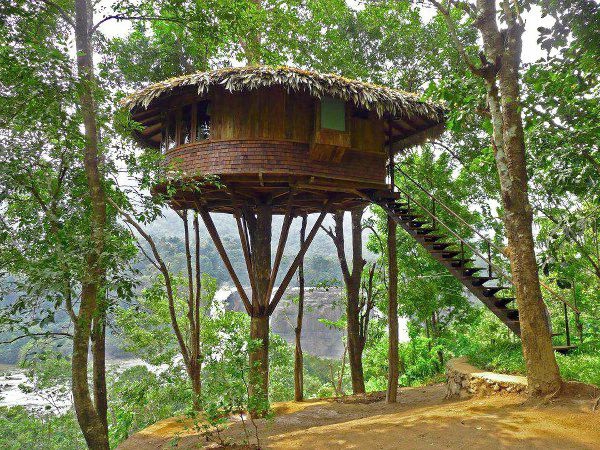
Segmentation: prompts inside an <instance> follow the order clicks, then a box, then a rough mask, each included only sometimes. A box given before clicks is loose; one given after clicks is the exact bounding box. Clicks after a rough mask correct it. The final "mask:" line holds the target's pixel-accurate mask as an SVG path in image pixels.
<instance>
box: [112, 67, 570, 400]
mask: <svg viewBox="0 0 600 450" xmlns="http://www.w3.org/2000/svg"><path fill="white" fill-rule="evenodd" d="M123 105H124V106H125V107H126V108H127V109H128V110H129V111H130V112H131V115H132V118H133V120H135V121H137V122H139V123H140V124H141V127H140V128H139V130H138V131H136V132H135V134H134V137H135V139H136V140H137V141H138V142H139V143H140V144H141V145H142V146H145V147H148V148H154V149H156V150H157V151H160V152H162V153H163V154H164V163H163V164H164V170H165V173H166V175H167V176H166V179H167V180H168V181H166V182H165V183H164V184H161V185H158V186H156V187H155V191H156V192H161V191H163V192H164V191H166V188H167V183H168V185H169V186H168V187H169V189H168V193H169V199H170V204H171V206H172V207H173V208H175V209H192V210H195V211H197V212H198V213H199V215H200V216H201V217H202V219H203V221H204V223H205V225H206V228H207V230H208V232H209V234H210V236H211V238H212V240H213V242H214V244H215V246H216V248H217V251H218V252H219V254H220V256H221V258H222V260H223V263H224V265H225V267H226V269H227V270H228V272H229V274H230V276H231V279H232V281H233V282H234V284H235V286H236V288H237V291H238V293H239V294H240V297H241V299H242V301H243V303H244V307H245V309H246V311H247V313H248V314H249V315H250V316H251V321H250V327H251V330H250V336H251V338H252V339H258V340H262V342H263V344H264V345H263V346H262V347H261V348H259V349H257V350H255V351H252V352H251V353H250V367H251V370H252V371H254V370H258V372H259V373H260V376H258V378H260V379H261V386H260V389H261V390H262V392H268V390H267V383H268V330H269V317H270V315H271V314H272V313H273V310H274V309H275V307H276V306H277V304H278V302H279V301H280V300H281V298H282V296H283V294H284V292H285V291H286V289H287V286H288V285H289V283H290V281H291V279H292V277H293V276H294V274H295V272H296V269H297V268H298V267H299V265H300V264H301V262H302V259H303V257H304V254H305V252H306V250H307V249H308V247H309V246H310V244H311V242H312V240H313V238H314V236H315V234H316V233H317V231H318V229H319V228H320V226H321V224H322V222H323V219H324V217H325V215H326V214H327V213H328V212H333V211H340V210H350V209H353V208H356V207H364V206H366V205H367V204H369V203H376V204H378V205H379V206H381V207H382V208H383V209H384V210H385V211H386V213H387V214H388V216H389V217H390V218H391V219H392V220H393V221H394V222H396V223H397V224H399V225H400V226H402V228H404V230H406V231H407V232H408V233H409V234H410V235H411V236H413V238H414V239H415V240H416V241H417V242H418V243H419V244H421V245H422V246H423V247H424V248H425V249H426V250H427V251H428V252H429V253H430V254H431V255H432V257H433V258H435V259H436V260H438V261H439V262H440V263H441V264H442V265H444V266H445V267H446V268H447V269H448V271H449V272H450V273H451V274H452V275H454V276H455V277H456V278H457V279H458V280H459V281H460V282H461V283H462V284H463V285H464V286H465V287H466V288H467V289H468V290H469V291H470V292H471V293H472V294H473V295H474V296H476V297H477V298H478V299H479V300H481V301H482V302H483V303H484V304H485V305H486V306H487V307H488V308H489V309H490V310H491V311H492V312H493V313H494V314H495V315H496V316H497V317H498V318H499V319H500V320H501V321H502V322H503V323H504V324H505V325H506V326H507V327H508V328H509V329H511V330H512V331H513V332H514V333H516V334H519V333H520V322H519V311H518V310H516V309H514V308H511V307H510V305H511V304H512V303H513V302H514V300H515V299H514V297H513V296H511V295H510V292H511V289H512V287H510V286H503V285H501V284H500V281H503V282H508V283H509V284H510V283H512V281H511V278H510V276H507V275H506V274H505V273H504V272H503V269H502V268H501V267H498V266H497V265H496V264H495V262H494V261H493V259H492V252H491V251H492V249H496V247H495V246H494V244H493V243H491V242H490V241H489V240H487V241H484V242H482V243H478V244H474V243H473V242H472V240H471V237H472V236H475V235H478V236H480V237H482V238H483V236H482V235H481V234H480V233H479V232H478V231H477V230H475V229H473V228H472V227H471V231H470V232H469V233H467V235H460V234H458V232H457V231H456V230H455V229H454V228H453V227H451V226H448V225H447V223H446V222H445V220H442V218H441V217H440V216H439V214H437V213H436V206H437V208H438V211H439V210H441V209H444V210H445V212H444V214H446V215H447V214H450V215H452V214H454V213H453V212H452V211H451V210H450V209H449V208H448V207H447V206H445V205H443V204H442V203H441V202H439V200H438V199H437V198H436V197H435V196H433V195H432V194H431V193H429V192H427V191H425V190H424V188H423V187H422V186H421V185H420V184H419V183H418V182H416V181H414V180H412V181H413V183H414V184H415V185H416V186H417V188H418V189H421V190H422V192H420V194H419V195H418V196H414V195H413V194H411V193H409V192H407V191H406V186H404V187H403V188H402V189H401V192H397V191H395V189H394V183H393V177H391V176H390V175H391V174H393V173H394V170H401V169H397V168H394V164H393V161H394V155H395V154H396V153H397V152H399V151H402V150H403V149H406V148H408V147H410V146H414V145H418V144H421V143H424V142H426V141H427V140H429V139H432V138H435V137H437V136H439V135H440V134H441V133H442V131H443V128H444V109H443V107H442V106H440V105H437V104H434V103H429V102H425V101H422V100H420V99H419V98H418V96H416V95H414V94H410V93H406V92H402V91H400V90H396V89H391V88H387V87H383V86H376V85H372V84H368V83H363V82H359V81H355V80H349V79H346V78H342V77H339V76H336V75H323V74H318V73H314V72H308V71H304V70H299V69H293V68H288V67H278V68H270V67H243V68H229V69H222V70H215V71H211V72H204V73H197V74H192V75H185V76H182V77H178V78H172V79H170V80H166V81H164V82H161V83H156V84H153V85H151V86H148V87H146V88H145V89H142V90H140V91H138V92H136V93H134V94H132V95H131V96H129V97H127V98H126V99H125V100H124V102H123ZM209 176H210V177H209ZM213 176H215V177H213ZM404 178H405V179H406V180H410V177H408V176H407V175H406V174H405V177H404ZM407 182H408V181H407ZM418 198H430V199H431V204H430V205H425V204H424V203H423V202H422V201H420V200H418ZM211 212H224V213H229V214H232V215H233V216H234V217H235V220H236V222H237V226H238V231H239V236H240V244H241V251H242V252H243V255H244V260H245V262H246V268H247V271H248V278H249V281H250V285H251V296H248V295H247V294H246V292H245V290H244V288H243V286H242V285H241V283H240V280H239V278H238V276H237V274H236V272H235V270H234V268H233V266H232V264H231V261H230V259H229V256H228V254H227V252H226V250H225V248H224V246H223V244H222V242H221V239H220V236H219V233H218V231H217V228H216V226H215V224H214V223H213V220H212V218H211V215H210V213H211ZM308 213H319V215H318V218H317V219H316V221H315V223H314V224H313V226H312V228H311V230H310V232H309V233H308V235H307V236H306V238H305V239H304V238H301V245H300V249H299V251H298V253H297V254H296V256H295V258H294V260H293V261H292V263H291V264H290V266H289V268H288V269H287V271H286V273H285V275H284V276H282V277H279V278H278V272H279V269H280V264H281V261H282V256H283V253H284V249H285V245H286V242H287V238H288V233H289V229H290V225H291V222H292V220H293V218H294V217H297V216H299V215H304V214H308ZM273 214H283V215H284V219H283V224H282V226H281V230H280V237H279V242H278V244H277V247H276V251H275V255H274V258H272V255H271V236H272V217H273ZM454 216H455V219H456V220H462V219H460V217H458V216H457V215H456V214H454ZM463 222H464V221H463ZM463 225H465V226H466V227H470V226H469V224H467V223H466V222H465V223H464V224H463ZM483 239H485V238H483ZM486 245H487V252H486V251H482V250H481V249H482V248H485V246H486ZM499 254H501V251H500V252H499ZM482 262H483V263H484V267H481V266H479V267H478V266H476V265H475V264H477V263H482ZM276 280H277V281H278V282H279V286H278V287H277V288H275V282H276ZM507 289H509V290H508V291H507ZM507 292H508V293H509V294H508V295H506V293H507ZM565 348H567V349H568V348H571V346H570V343H569V337H568V331H567V346H566V347H565ZM255 368H256V369H255ZM250 376H251V377H255V376H257V375H256V373H254V374H252V373H251V374H250ZM250 387H251V388H252V389H254V388H255V387H254V385H251V386H250Z"/></svg>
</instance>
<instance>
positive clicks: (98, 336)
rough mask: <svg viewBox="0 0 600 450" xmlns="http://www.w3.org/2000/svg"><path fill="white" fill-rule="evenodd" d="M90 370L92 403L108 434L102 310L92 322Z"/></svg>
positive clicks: (103, 312)
mask: <svg viewBox="0 0 600 450" xmlns="http://www.w3.org/2000/svg"><path fill="white" fill-rule="evenodd" d="M92 327H93V328H92V329H93V331H92V358H93V365H92V372H93V383H94V405H95V406H96V411H97V412H98V416H100V420H101V421H102V424H103V425H104V428H105V432H106V434H107V435H108V398H107V394H108V392H107V389H106V312H105V311H104V310H103V311H102V312H101V313H99V314H98V317H97V318H94V320H93V322H92Z"/></svg>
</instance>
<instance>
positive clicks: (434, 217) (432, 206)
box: [431, 198, 436, 228]
mask: <svg viewBox="0 0 600 450" xmlns="http://www.w3.org/2000/svg"><path fill="white" fill-rule="evenodd" d="M431 213H432V218H433V221H432V224H433V228H435V220H436V216H435V198H432V199H431Z"/></svg>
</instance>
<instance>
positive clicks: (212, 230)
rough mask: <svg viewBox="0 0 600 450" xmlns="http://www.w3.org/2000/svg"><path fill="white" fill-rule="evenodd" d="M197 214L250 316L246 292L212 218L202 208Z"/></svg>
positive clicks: (250, 310) (250, 306) (249, 304)
mask: <svg viewBox="0 0 600 450" xmlns="http://www.w3.org/2000/svg"><path fill="white" fill-rule="evenodd" d="M198 212H199V213H200V216H201V217H202V220H203V221H204V225H205V226H206V229H207V230H208V234H209V235H210V237H211V239H212V240H213V242H214V244H215V247H216V248H217V252H218V253H219V255H220V256H221V259H222V260H223V264H225V268H226V269H227V271H228V272H229V276H230V277H231V280H232V281H233V284H235V287H236V288H237V290H238V293H239V294H240V297H241V299H242V301H243V302H244V307H245V308H246V312H247V313H248V314H249V315H251V314H252V304H251V303H250V300H249V299H248V296H247V295H246V291H244V288H243V287H242V283H240V279H239V278H238V276H237V274H236V273H235V270H234V269H233V266H232V265H231V260H230V259H229V256H227V252H226V251H225V247H223V242H222V241H221V237H220V236H219V232H218V231H217V227H215V223H214V222H213V220H212V217H210V213H209V212H208V211H207V210H206V209H205V208H204V207H200V208H198Z"/></svg>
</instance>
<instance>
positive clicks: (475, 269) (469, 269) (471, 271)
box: [463, 267, 484, 277]
mask: <svg viewBox="0 0 600 450" xmlns="http://www.w3.org/2000/svg"><path fill="white" fill-rule="evenodd" d="M480 270H484V269H483V267H465V268H464V269H463V275H465V276H467V277H470V276H472V275H475V274H476V273H477V272H479V271H480Z"/></svg>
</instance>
